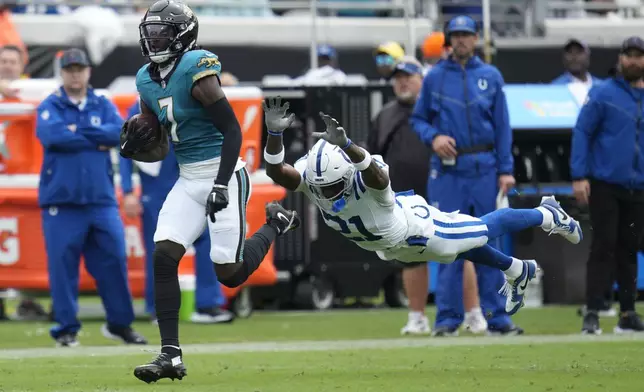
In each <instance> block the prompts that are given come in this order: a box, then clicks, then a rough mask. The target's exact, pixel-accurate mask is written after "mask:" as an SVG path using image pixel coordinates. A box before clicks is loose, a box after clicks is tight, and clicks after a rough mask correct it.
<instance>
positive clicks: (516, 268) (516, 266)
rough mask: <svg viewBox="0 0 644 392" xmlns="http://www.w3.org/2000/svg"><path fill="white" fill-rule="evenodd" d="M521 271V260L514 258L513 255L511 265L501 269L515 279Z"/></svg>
mask: <svg viewBox="0 0 644 392" xmlns="http://www.w3.org/2000/svg"><path fill="white" fill-rule="evenodd" d="M522 272H523V260H519V259H515V258H514V257H513V258H512V265H511V266H510V268H508V269H507V270H505V271H503V273H504V274H505V275H506V276H507V277H508V278H511V279H516V278H518V277H519V276H521V273H522Z"/></svg>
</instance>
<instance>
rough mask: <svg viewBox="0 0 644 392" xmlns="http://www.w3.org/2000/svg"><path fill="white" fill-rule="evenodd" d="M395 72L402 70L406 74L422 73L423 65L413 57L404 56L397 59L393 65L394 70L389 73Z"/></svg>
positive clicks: (393, 73)
mask: <svg viewBox="0 0 644 392" xmlns="http://www.w3.org/2000/svg"><path fill="white" fill-rule="evenodd" d="M397 72H404V73H406V74H408V75H416V74H417V75H422V74H423V66H422V65H421V64H420V62H419V61H418V60H416V59H415V58H414V57H411V56H405V57H403V58H401V59H400V60H398V62H397V63H396V65H395V66H394V70H393V72H392V73H391V76H393V75H395V74H396V73H397Z"/></svg>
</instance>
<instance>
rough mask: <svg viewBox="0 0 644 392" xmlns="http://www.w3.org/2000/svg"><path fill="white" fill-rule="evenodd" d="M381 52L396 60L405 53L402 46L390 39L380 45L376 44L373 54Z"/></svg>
mask: <svg viewBox="0 0 644 392" xmlns="http://www.w3.org/2000/svg"><path fill="white" fill-rule="evenodd" d="M381 53H384V54H388V55H389V56H391V57H393V58H394V59H396V60H398V59H399V58H401V57H403V56H404V55H405V50H404V49H403V48H402V46H400V44H399V43H398V42H393V41H390V42H385V43H383V44H381V45H378V47H377V48H376V50H375V51H374V55H378V54H381Z"/></svg>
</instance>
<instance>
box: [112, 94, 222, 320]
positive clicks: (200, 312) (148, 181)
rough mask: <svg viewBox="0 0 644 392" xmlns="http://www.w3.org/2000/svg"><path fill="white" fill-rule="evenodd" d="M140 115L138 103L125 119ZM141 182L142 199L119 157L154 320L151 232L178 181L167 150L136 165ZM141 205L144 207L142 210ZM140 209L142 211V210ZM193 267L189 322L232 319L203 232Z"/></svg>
mask: <svg viewBox="0 0 644 392" xmlns="http://www.w3.org/2000/svg"><path fill="white" fill-rule="evenodd" d="M138 113H139V104H138V101H137V103H135V104H134V105H132V107H131V108H130V111H129V113H128V118H130V117H132V116H134V115H135V114H138ZM136 165H138V166H139V167H138V169H139V170H138V172H139V178H140V179H141V192H142V194H141V200H140V201H139V197H138V196H137V195H135V194H134V193H133V192H132V173H133V161H132V160H131V159H125V158H123V157H121V158H120V164H119V171H120V173H121V188H122V189H123V194H124V196H123V206H124V209H125V213H126V214H127V215H128V216H131V217H138V216H139V215H140V214H141V212H142V213H143V216H142V223H143V238H144V244H145V269H146V271H145V311H146V313H148V314H150V315H151V316H152V318H153V320H155V319H156V316H155V315H154V273H153V268H154V257H152V251H153V250H154V231H155V230H156V227H157V221H158V219H159V212H160V211H161V206H163V202H164V201H165V198H166V196H167V195H168V192H170V189H172V187H173V186H174V183H175V182H176V181H177V179H178V178H179V164H178V163H177V159H176V157H175V156H174V151H173V149H172V147H170V151H169V152H168V155H167V156H166V157H165V159H164V160H163V161H160V162H152V163H146V162H137V163H136ZM141 205H143V207H141ZM141 210H142V211H141ZM194 247H195V253H196V254H195V268H196V273H195V275H196V276H197V287H196V290H195V296H196V299H195V300H196V308H197V311H196V312H195V313H193V314H192V317H191V320H192V321H193V322H195V323H224V322H230V321H232V320H233V314H232V313H230V312H228V311H226V310H224V309H222V308H221V307H222V306H223V305H224V304H225V303H226V298H225V297H224V295H223V292H222V290H221V286H220V284H219V281H218V280H217V275H215V269H214V268H213V266H212V261H211V260H210V236H209V235H208V233H207V232H205V231H204V233H203V234H202V235H201V237H199V238H198V239H197V241H195V243H194Z"/></svg>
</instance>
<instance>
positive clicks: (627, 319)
mask: <svg viewBox="0 0 644 392" xmlns="http://www.w3.org/2000/svg"><path fill="white" fill-rule="evenodd" d="M613 332H615V333H630V332H644V323H642V319H641V318H640V315H639V314H637V313H635V312H634V311H629V312H625V313H622V315H620V317H619V322H618V323H617V326H615V329H614V330H613Z"/></svg>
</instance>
